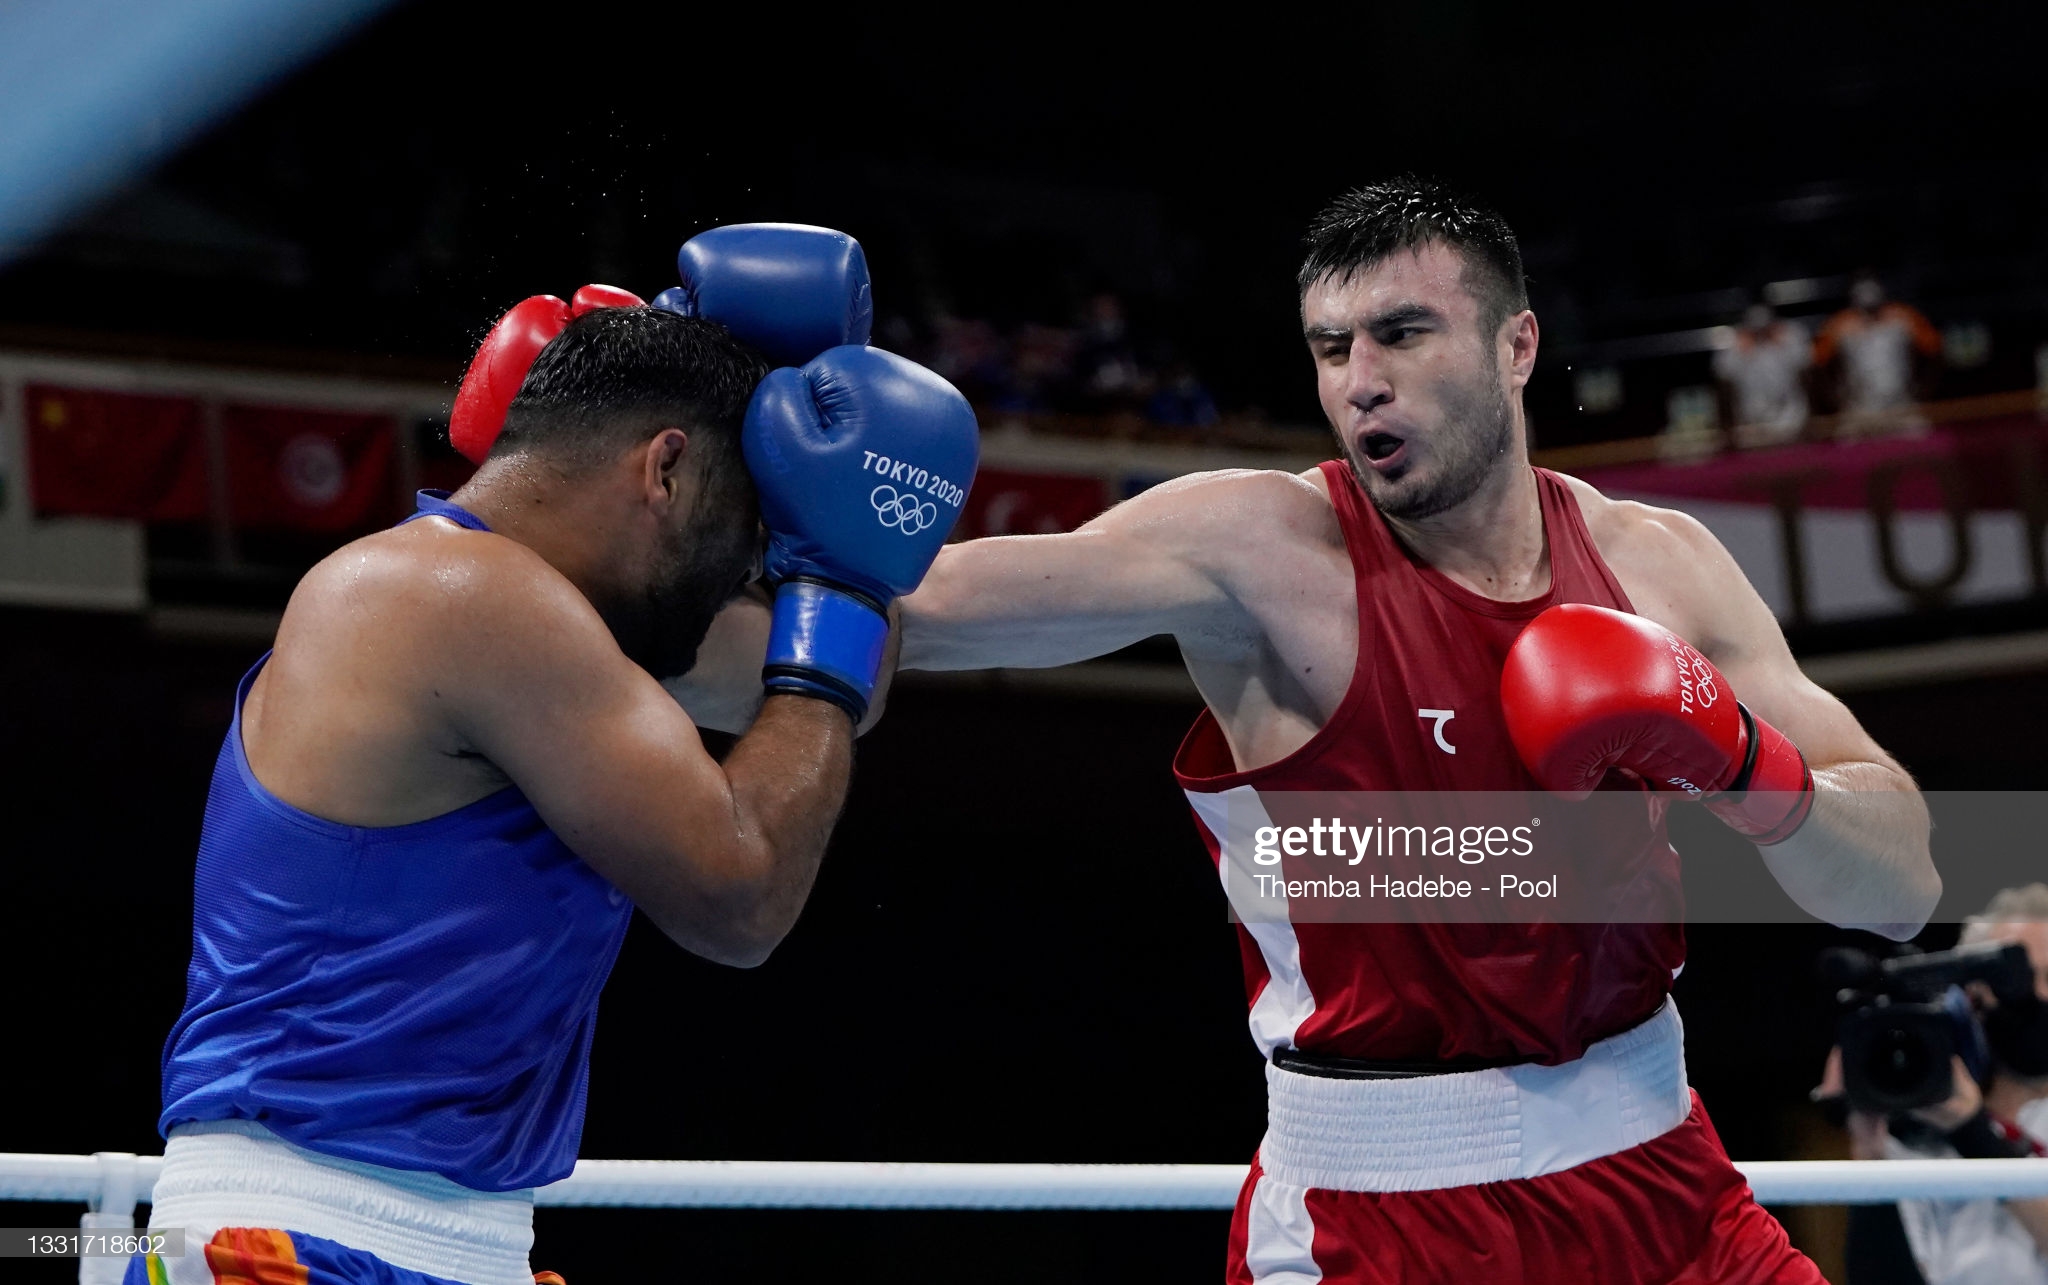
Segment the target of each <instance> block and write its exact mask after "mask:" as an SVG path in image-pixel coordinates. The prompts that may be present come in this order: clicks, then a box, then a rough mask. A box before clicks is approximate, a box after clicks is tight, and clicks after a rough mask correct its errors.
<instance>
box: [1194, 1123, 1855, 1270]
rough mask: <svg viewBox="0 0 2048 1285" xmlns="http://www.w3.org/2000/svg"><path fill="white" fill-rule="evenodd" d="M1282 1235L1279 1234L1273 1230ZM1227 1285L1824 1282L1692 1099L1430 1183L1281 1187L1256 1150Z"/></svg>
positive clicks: (1235, 1225)
mask: <svg viewBox="0 0 2048 1285" xmlns="http://www.w3.org/2000/svg"><path fill="white" fill-rule="evenodd" d="M1276 1233H1277V1234H1276ZM1228 1280H1229V1281H1230V1285H1253V1283H1254V1282H1256V1285H1311V1283H1312V1282H1321V1283H1323V1285H1393V1283H1394V1282H1401V1283H1402V1285H1411V1283H1412V1285H1423V1283H1424V1282H1429V1283H1431V1285H1434V1283H1435V1282H1465V1281H1487V1282H1492V1283H1493V1285H1592V1283H1593V1282H1599V1285H1635V1283H1637V1282H1640V1285H1652V1283H1653V1282H1654V1283H1656V1285H1667V1283H1668V1285H1707V1283H1708V1282H1712V1283H1713V1285H1752V1283H1754V1285H1764V1283H1765V1282H1769V1283H1770V1285H1791V1283H1795V1282H1796V1283H1797V1285H1825V1281H1824V1279H1823V1277H1822V1276H1821V1274H1820V1271H1819V1270H1818V1269H1817V1268H1815V1267H1814V1265H1813V1264H1812V1263H1811V1262H1809V1261H1808V1260H1807V1258H1806V1257H1805V1256H1804V1255H1803V1254H1801V1253H1799V1252H1798V1251H1797V1250H1795V1249H1793V1248H1792V1246H1791V1244H1790V1243H1789V1242H1788V1241H1787V1240H1786V1239H1785V1229H1784V1228H1782V1227H1780V1226H1779V1225H1778V1221H1777V1219H1775V1218H1772V1217H1771V1216H1770V1214H1768V1213H1766V1212H1765V1211H1764V1209H1763V1207H1762V1206H1761V1205H1759V1204H1757V1203H1756V1200H1755V1198H1754V1197H1753V1196H1751V1195H1750V1191H1749V1184H1748V1183H1747V1182H1745V1181H1743V1178H1742V1175H1741V1174H1740V1173H1739V1172H1737V1170H1736V1168H1735V1166H1734V1165H1733V1164H1731V1163H1729V1160H1728V1153H1727V1152H1726V1151H1724V1150H1723V1149H1722V1147H1721V1139H1720V1137H1719V1136H1718V1135H1716V1134H1715V1132H1714V1126H1713V1123H1712V1122H1711V1121H1709V1120H1708V1119H1707V1113H1706V1110H1705V1109H1704V1108H1703V1107H1701V1106H1700V1104H1699V1098H1698V1095H1694V1097H1693V1107H1692V1113H1691V1114H1690V1115H1689V1116H1687V1117H1686V1119H1685V1122H1684V1123H1683V1124H1681V1125H1679V1126H1678V1127H1677V1128H1676V1129H1673V1130H1671V1131H1670V1132H1668V1133H1666V1134H1664V1135H1663V1136H1661V1137H1658V1138H1655V1139H1652V1140H1651V1141H1649V1142H1645V1143H1642V1144H1640V1145H1638V1146H1635V1147H1631V1148H1629V1149H1628V1150H1626V1151H1622V1152H1618V1153H1616V1154H1614V1155H1611V1156H1603V1157H1601V1158H1599V1159H1597V1160H1589V1161H1587V1162H1585V1163H1584V1164H1581V1165H1576V1166H1574V1167H1572V1168H1570V1169H1566V1170H1563V1171H1561V1172H1558V1173H1552V1174H1545V1175H1543V1176H1542V1177H1539V1178H1514V1179H1509V1180H1507V1181H1504V1182H1490V1183H1482V1184H1478V1185H1475V1186H1468V1187H1447V1188H1444V1189H1441V1190H1437V1191H1397V1192H1366V1191H1326V1190H1317V1189H1315V1188H1301V1187H1289V1186H1286V1185H1284V1184H1280V1183H1276V1182H1274V1181H1273V1179H1272V1178H1271V1177H1269V1176H1268V1175H1267V1174H1266V1173H1265V1172H1264V1171H1263V1170H1262V1169H1261V1168H1260V1165H1259V1162H1258V1161H1256V1160H1254V1161H1253V1163H1252V1171H1251V1176H1250V1177H1249V1178H1247V1179H1246V1181H1245V1185H1244V1190H1243V1191H1242V1192H1241V1193H1239V1195H1238V1198H1237V1213H1236V1216H1235V1217H1234V1218H1233V1219H1232V1220H1231V1224H1230V1257H1229V1272H1228Z"/></svg>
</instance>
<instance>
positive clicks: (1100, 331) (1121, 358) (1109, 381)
mask: <svg viewBox="0 0 2048 1285" xmlns="http://www.w3.org/2000/svg"><path fill="white" fill-rule="evenodd" d="M1074 372H1075V374H1076V376H1077V377H1078V378H1079V381H1080V393H1081V397H1082V402H1083V405H1084V407H1085V409H1088V410H1091V411H1097V412H1103V411H1116V410H1124V409H1131V408H1135V407H1136V406H1138V405H1140V404H1142V403H1143V401H1144V397H1145V394H1146V392H1147V391H1149V389H1148V387H1147V386H1148V385H1149V384H1150V383H1151V379H1150V378H1149V376H1148V375H1147V374H1146V372H1145V369H1144V368H1143V367H1142V366H1140V365H1139V364H1138V353H1137V350H1136V348H1134V347H1133V346H1132V344H1131V335H1130V326H1129V324H1128V323H1127V322H1126V321H1125V320H1124V304H1123V300H1121V299H1119V298H1117V297H1116V296H1115V295H1113V294H1109V293H1107V292H1105V293H1102V294H1098V295H1096V296H1095V297H1094V298H1093V299H1091V300H1089V302H1088V315H1087V319H1086V320H1085V321H1084V322H1083V323H1082V327H1081V335H1080V346H1079V348H1078V350H1077V351H1076V353H1075V360H1074Z"/></svg>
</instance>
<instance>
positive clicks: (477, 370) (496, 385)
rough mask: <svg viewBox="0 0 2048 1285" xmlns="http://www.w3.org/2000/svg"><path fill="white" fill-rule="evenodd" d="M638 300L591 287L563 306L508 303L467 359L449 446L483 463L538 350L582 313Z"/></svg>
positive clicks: (546, 297)
mask: <svg viewBox="0 0 2048 1285" xmlns="http://www.w3.org/2000/svg"><path fill="white" fill-rule="evenodd" d="M642 302H643V301H642V299H641V298H640V296H639V295H636V294H634V293H633V292H632V291H630V290H621V289H619V288H618V287H617V286H594V285H593V286H585V287H583V288H582V289H581V290H578V291H577V292H576V295H575V297H574V298H572V299H570V300H569V302H567V303H563V302H562V301H561V300H560V299H557V298H556V297H555V296H553V295H551V294H537V295H535V296H533V297H532V298H531V299H522V300H520V301H519V302H518V303H516V304H514V305H512V310H511V311H510V312H508V313H506V314H505V315H504V316H502V317H500V318H498V324H497V325H495V326H492V327H491V333H490V334H488V335H485V336H484V341H483V343H482V344H480V345H478V347H477V350H476V356H475V357H473V358H471V359H470V363H469V373H468V374H466V375H464V376H463V377H462V387H461V389H459V390H458V391H457V392H456V394H455V411H454V413H453V414H451V415H449V416H448V442H449V445H451V446H453V447H454V448H455V449H456V450H458V451H460V452H462V454H463V456H464V457H465V458H467V459H468V460H469V462H470V463H472V464H481V463H483V462H484V456H486V455H489V454H490V453H491V443H492V442H495V441H497V440H498V430H499V429H502V428H503V427H505V412H506V411H508V410H510V409H511V408H512V399H513V398H514V397H517V396H518V395H519V386H520V385H521V384H523V383H525V382H526V373H527V372H528V371H530V370H532V369H533V359H534V358H536V357H538V356H540V350H541V349H543V348H545V347H547V346H548V345H549V344H550V343H552V342H553V341H554V338H555V336H556V335H559V334H561V333H562V332H563V331H564V330H567V329H568V328H569V323H570V322H571V321H574V320H575V319H576V318H578V317H580V316H582V315H583V314H584V313H586V312H594V311H596V310H597V309H599V308H631V307H637V306H639V305H640V304H641V303H642Z"/></svg>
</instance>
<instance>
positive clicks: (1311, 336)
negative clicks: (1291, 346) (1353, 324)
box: [1301, 326, 1351, 344]
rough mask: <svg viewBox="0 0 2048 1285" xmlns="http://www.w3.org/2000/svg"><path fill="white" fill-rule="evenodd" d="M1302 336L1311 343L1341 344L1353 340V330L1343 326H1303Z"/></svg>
mask: <svg viewBox="0 0 2048 1285" xmlns="http://www.w3.org/2000/svg"><path fill="white" fill-rule="evenodd" d="M1301 337H1302V338H1303V339H1306V340H1307V341H1308V342H1309V343H1311V344H1341V343H1349V342H1351V332H1350V331H1349V330H1347V329H1345V328H1344V327H1343V326H1303V327H1302V328H1301Z"/></svg>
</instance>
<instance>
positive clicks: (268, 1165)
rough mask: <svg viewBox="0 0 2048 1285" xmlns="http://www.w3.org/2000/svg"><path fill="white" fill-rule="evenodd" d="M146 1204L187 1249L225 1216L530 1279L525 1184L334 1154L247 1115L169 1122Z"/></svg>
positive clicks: (238, 1222) (448, 1269)
mask: <svg viewBox="0 0 2048 1285" xmlns="http://www.w3.org/2000/svg"><path fill="white" fill-rule="evenodd" d="M151 1203H152V1208H151V1210H150V1219H149V1221H150V1226H152V1227H183V1228H184V1229H185V1242H186V1254H187V1256H188V1257H189V1256H192V1255H196V1254H198V1253H199V1252H200V1250H199V1247H200V1246H202V1245H204V1244H205V1243H206V1242H207V1241H208V1240H209V1239H211V1238H212V1236H213V1234H214V1233H215V1232H216V1231H218V1230H220V1229H221V1228H223V1227H276V1228H280V1229H283V1230H286V1231H296V1232H304V1233H305V1234H307V1235H309V1236H319V1237H321V1238H323V1239H326V1240H331V1241H335V1242H337V1243H339V1244H343V1245H347V1246H348V1247H349V1248H351V1249H360V1250H364V1251H367V1252H368V1253H372V1254H375V1255H376V1256H377V1257H379V1258H381V1259H383V1260H384V1261H385V1262H387V1263H390V1264H392V1265H393V1266H395V1267H404V1268H409V1269H410V1270H412V1271H416V1272H425V1273H427V1274H428V1275H429V1276H441V1277H445V1278H447V1279H449V1280H453V1281H461V1282H464V1285H533V1271H532V1269H531V1268H530V1267H528V1266H527V1257H526V1256H527V1251H528V1250H530V1249H532V1248H533V1192H532V1190H531V1189H528V1190H525V1191H505V1192H491V1191H472V1190H470V1189H469V1188H467V1187H462V1186H458V1185H456V1184H455V1183H453V1182H450V1181H449V1180H448V1179H446V1178H443V1177H442V1176H440V1175H439V1174H431V1173H418V1172H414V1171H410V1170H404V1169H385V1168H382V1167H380V1166H378V1165H369V1164H361V1163H358V1162H356V1161H352V1160H337V1159H335V1158H333V1157H331V1156H323V1155H319V1154H316V1153H314V1152H311V1151H308V1150H306V1149H305V1148H303V1147H296V1146H293V1145H292V1144H291V1143H289V1142H286V1141H285V1140H284V1139H282V1138H280V1137H278V1136H277V1135H276V1134H274V1133H272V1132H270V1131H269V1130H268V1129H265V1128H264V1127H263V1126H262V1125H260V1124H256V1123H255V1122H253V1121H249V1120H214V1121H208V1122H206V1123H203V1124H187V1125H180V1126H179V1127H178V1128H176V1129H173V1130H172V1131H171V1136H170V1139H169V1141H168V1142H166V1143H165V1144H164V1167H163V1173H162V1175H161V1176H160V1177H159V1178H158V1179H157V1181H156V1193H155V1196H154V1198H153V1200H152V1202H151Z"/></svg>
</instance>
